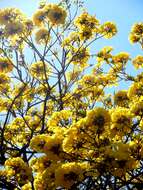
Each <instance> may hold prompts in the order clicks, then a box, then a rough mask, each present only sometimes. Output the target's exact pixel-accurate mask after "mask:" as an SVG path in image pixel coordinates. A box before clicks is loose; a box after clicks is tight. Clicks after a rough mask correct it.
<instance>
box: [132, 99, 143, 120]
mask: <svg viewBox="0 0 143 190" xmlns="http://www.w3.org/2000/svg"><path fill="white" fill-rule="evenodd" d="M131 112H132V113H134V115H135V116H141V117H142V115H143V101H137V102H135V103H134V104H133V105H132V106H131Z"/></svg>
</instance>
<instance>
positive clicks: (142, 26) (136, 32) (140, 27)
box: [129, 22, 143, 47]
mask: <svg viewBox="0 0 143 190" xmlns="http://www.w3.org/2000/svg"><path fill="white" fill-rule="evenodd" d="M142 35H143V23H142V22H139V23H135V24H134V25H133V26H132V29H131V33H130V35H129V40H130V42H131V43H139V44H140V45H141V47H142V45H143V44H142V39H143V37H142Z"/></svg>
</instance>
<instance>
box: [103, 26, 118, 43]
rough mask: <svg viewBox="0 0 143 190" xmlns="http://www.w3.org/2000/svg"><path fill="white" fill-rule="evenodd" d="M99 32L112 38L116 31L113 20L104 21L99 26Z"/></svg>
mask: <svg viewBox="0 0 143 190" xmlns="http://www.w3.org/2000/svg"><path fill="white" fill-rule="evenodd" d="M100 33H101V34H103V36H104V37H105V38H107V39H110V38H112V37H113V36H115V35H116V33H117V27H116V25H115V24H114V23H113V22H105V23H104V24H103V25H101V27H100Z"/></svg>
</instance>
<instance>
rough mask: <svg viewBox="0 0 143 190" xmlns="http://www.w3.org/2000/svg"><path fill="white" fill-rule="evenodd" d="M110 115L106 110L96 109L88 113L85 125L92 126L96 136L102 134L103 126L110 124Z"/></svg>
mask: <svg viewBox="0 0 143 190" xmlns="http://www.w3.org/2000/svg"><path fill="white" fill-rule="evenodd" d="M110 120H111V118H110V114H109V112H108V111H107V110H105V109H104V108H101V107H97V108H95V109H93V110H90V111H88V113H87V116H86V125H89V126H93V128H95V130H96V133H97V134H101V133H103V131H104V130H105V126H108V125H109V124H110Z"/></svg>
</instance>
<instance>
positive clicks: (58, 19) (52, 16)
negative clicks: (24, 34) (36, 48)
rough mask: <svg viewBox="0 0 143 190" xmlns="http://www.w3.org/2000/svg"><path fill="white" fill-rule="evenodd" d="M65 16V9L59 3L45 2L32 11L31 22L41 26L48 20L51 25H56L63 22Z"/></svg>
mask: <svg viewBox="0 0 143 190" xmlns="http://www.w3.org/2000/svg"><path fill="white" fill-rule="evenodd" d="M66 16H67V13H66V11H65V10H64V9H63V8H62V7H60V6H59V5H56V4H47V5H45V6H44V7H43V8H42V9H39V10H38V11H37V12H35V13H34V15H33V22H34V24H35V25H36V26H42V25H44V23H46V22H48V21H49V22H50V23H51V24H52V25H54V26H56V25H61V24H64V23H65V19H66Z"/></svg>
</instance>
